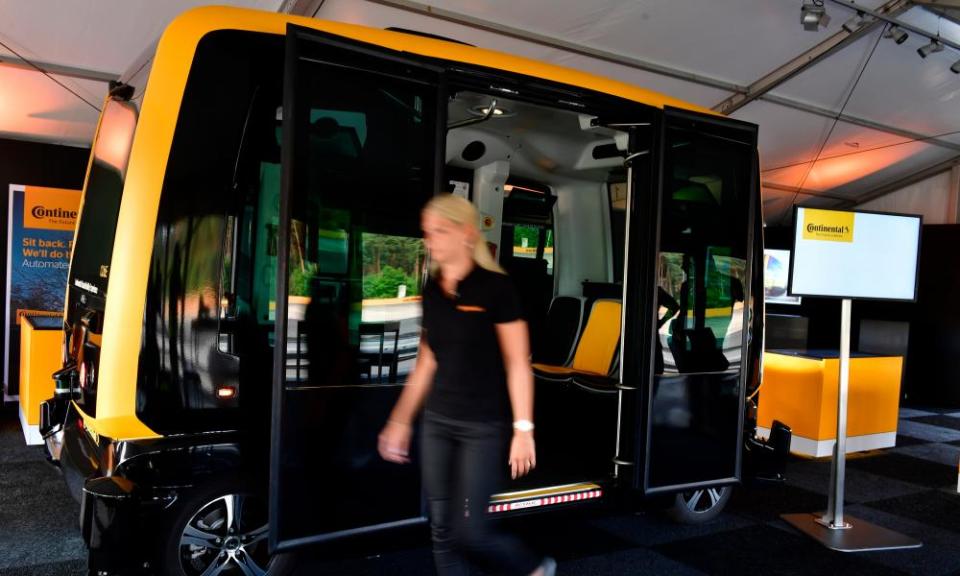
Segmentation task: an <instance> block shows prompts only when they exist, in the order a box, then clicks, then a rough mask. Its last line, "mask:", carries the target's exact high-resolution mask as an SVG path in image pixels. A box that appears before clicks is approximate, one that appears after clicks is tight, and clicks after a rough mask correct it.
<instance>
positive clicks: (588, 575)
mask: <svg viewBox="0 0 960 576" xmlns="http://www.w3.org/2000/svg"><path fill="white" fill-rule="evenodd" d="M557 574H559V575H561V576H623V575H625V574H657V575H663V576H703V572H700V571H699V570H696V569H694V568H691V567H690V566H687V565H686V564H683V563H681V562H677V561H676V560H671V559H670V558H667V557H665V556H663V555H662V554H659V553H657V552H654V551H653V550H649V549H646V548H633V549H630V550H623V551H620V552H614V553H612V554H604V555H603V556H589V557H587V558H579V559H577V560H572V561H569V562H562V563H560V565H559V566H558V567H557Z"/></svg>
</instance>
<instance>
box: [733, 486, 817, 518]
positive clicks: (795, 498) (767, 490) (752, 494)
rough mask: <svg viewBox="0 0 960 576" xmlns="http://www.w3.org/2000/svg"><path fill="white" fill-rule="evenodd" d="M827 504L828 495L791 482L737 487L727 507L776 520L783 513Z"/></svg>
mask: <svg viewBox="0 0 960 576" xmlns="http://www.w3.org/2000/svg"><path fill="white" fill-rule="evenodd" d="M826 507H827V500H826V497H825V496H823V495H821V494H817V493H816V492H812V491H810V490H804V489H803V488H797V487H796V486H791V485H789V484H780V485H773V486H760V487H756V488H752V489H750V490H735V491H734V492H733V496H732V497H731V498H730V504H729V505H728V506H727V511H728V512H731V513H734V514H739V515H741V516H745V517H747V518H752V519H754V520H758V521H761V522H766V521H770V520H775V519H777V518H779V517H780V515H781V514H788V513H792V512H808V511H809V512H813V511H814V510H822V509H824V508H826Z"/></svg>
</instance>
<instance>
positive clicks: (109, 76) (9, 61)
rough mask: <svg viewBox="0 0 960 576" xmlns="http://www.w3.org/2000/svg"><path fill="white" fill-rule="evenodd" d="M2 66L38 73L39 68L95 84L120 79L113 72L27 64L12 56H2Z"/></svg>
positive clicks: (21, 59) (0, 56)
mask: <svg viewBox="0 0 960 576" xmlns="http://www.w3.org/2000/svg"><path fill="white" fill-rule="evenodd" d="M0 66H8V67H10V68H20V69H22V70H30V71H31V72H37V71H38V70H37V68H39V69H40V70H42V71H44V72H46V73H48V74H52V75H54V76H69V77H70V78H78V79H80V80H92V81H94V82H104V83H109V82H110V81H112V80H117V79H118V78H120V75H119V74H113V73H111V72H100V71H99V70H87V69H85V68H74V67H73V66H63V65H60V64H50V63H48V62H36V61H32V60H31V61H30V62H27V61H26V60H24V59H23V58H18V57H17V56H13V55H11V54H0Z"/></svg>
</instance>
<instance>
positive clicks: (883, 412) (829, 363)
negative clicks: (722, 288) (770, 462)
mask: <svg viewBox="0 0 960 576" xmlns="http://www.w3.org/2000/svg"><path fill="white" fill-rule="evenodd" d="M902 369H903V358H902V357H900V356H874V355H869V354H862V353H856V352H852V353H851V354H850V388H849V393H848V396H847V453H850V452H859V451H863V450H874V449H876V448H887V447H891V446H894V445H895V444H896V440H897V419H898V416H899V408H900V374H901V371H902ZM839 377H840V356H839V352H838V351H836V350H769V351H767V353H766V354H765V356H764V364H763V386H762V387H761V388H760V397H759V409H758V414H757V428H758V430H757V433H758V434H759V435H761V436H769V434H770V427H771V426H772V423H773V421H774V420H779V421H781V422H783V423H784V424H786V425H787V426H790V428H792V429H793V440H792V441H791V444H790V451H791V452H793V453H795V454H803V455H806V456H815V457H820V456H829V455H830V454H831V453H832V452H833V444H834V442H835V441H836V434H837V388H838V386H839Z"/></svg>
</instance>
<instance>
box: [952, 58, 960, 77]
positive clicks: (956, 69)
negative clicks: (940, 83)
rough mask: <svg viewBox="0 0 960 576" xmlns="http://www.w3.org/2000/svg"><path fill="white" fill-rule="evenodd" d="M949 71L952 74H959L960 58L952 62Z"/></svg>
mask: <svg viewBox="0 0 960 576" xmlns="http://www.w3.org/2000/svg"><path fill="white" fill-rule="evenodd" d="M950 71H951V72H953V73H954V74H960V60H957V61H956V62H954V63H953V66H951V67H950Z"/></svg>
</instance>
